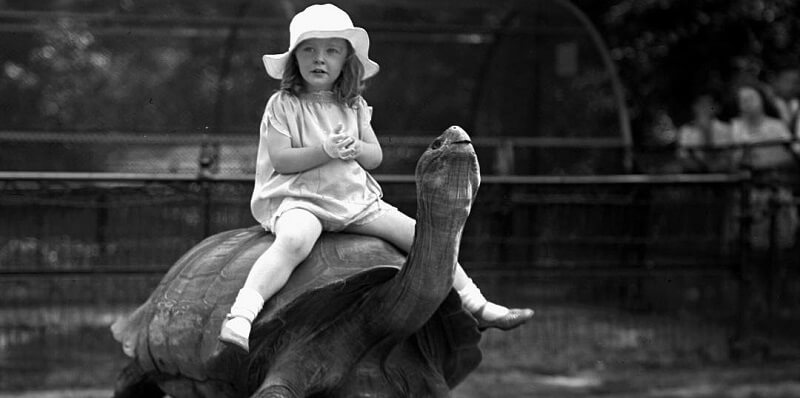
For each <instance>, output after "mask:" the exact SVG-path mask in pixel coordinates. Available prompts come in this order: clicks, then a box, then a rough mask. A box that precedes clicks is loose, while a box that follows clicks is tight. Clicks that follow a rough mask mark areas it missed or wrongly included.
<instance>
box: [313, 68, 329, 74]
mask: <svg viewBox="0 0 800 398" xmlns="http://www.w3.org/2000/svg"><path fill="white" fill-rule="evenodd" d="M311 73H313V74H326V73H328V72H325V71H324V70H322V69H312V70H311Z"/></svg>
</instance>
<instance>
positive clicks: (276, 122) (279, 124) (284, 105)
mask: <svg viewBox="0 0 800 398" xmlns="http://www.w3.org/2000/svg"><path fill="white" fill-rule="evenodd" d="M292 109H294V107H293V106H292V104H291V101H290V98H289V96H288V95H287V94H285V93H283V92H277V93H275V94H273V95H272V97H270V99H269V101H267V107H266V109H264V116H263V117H262V118H261V135H262V136H266V133H267V130H268V128H269V127H270V126H271V127H272V128H273V129H274V130H275V131H277V132H278V133H280V134H283V135H285V136H287V137H291V134H290V133H289V127H288V124H287V119H288V114H289V113H290V112H292Z"/></svg>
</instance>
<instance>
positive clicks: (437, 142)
mask: <svg viewBox="0 0 800 398" xmlns="http://www.w3.org/2000/svg"><path fill="white" fill-rule="evenodd" d="M441 147H442V140H441V139H437V140H435V141H433V143H432V144H431V149H433V150H436V149H439V148H441Z"/></svg>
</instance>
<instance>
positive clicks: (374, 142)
mask: <svg viewBox="0 0 800 398" xmlns="http://www.w3.org/2000/svg"><path fill="white" fill-rule="evenodd" d="M355 159H356V161H357V162H358V163H359V164H360V165H361V167H363V168H365V169H367V170H371V169H374V168H376V167H378V166H380V165H381V162H382V161H383V150H382V149H381V144H380V143H379V142H378V138H377V137H376V136H375V131H374V130H372V126H370V125H369V124H366V125H365V126H363V127H362V129H361V152H360V153H359V154H358V155H357V156H356V158H355Z"/></svg>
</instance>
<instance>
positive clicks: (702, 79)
mask: <svg viewBox="0 0 800 398" xmlns="http://www.w3.org/2000/svg"><path fill="white" fill-rule="evenodd" d="M576 3H577V4H578V5H579V6H580V7H581V8H583V9H584V10H586V12H587V13H588V14H589V15H591V16H592V18H593V19H594V21H595V23H596V24H597V25H598V27H599V29H600V30H601V31H602V32H603V33H604V36H605V37H606V39H607V42H608V44H609V47H611V52H612V56H613V57H614V59H615V60H616V62H617V63H618V65H619V67H620V74H621V76H622V79H623V80H624V82H625V86H626V88H627V90H628V93H627V94H628V100H629V106H630V107H631V110H632V115H633V117H634V119H635V120H636V121H637V122H638V123H636V124H637V125H638V126H640V127H641V126H644V125H647V124H649V123H650V121H651V116H652V115H654V114H655V113H656V112H655V110H657V109H659V108H661V107H666V108H667V109H668V110H669V112H670V114H672V115H675V118H676V120H677V121H678V122H680V121H682V120H684V119H685V118H687V117H688V104H689V103H690V99H691V97H693V96H694V95H696V94H697V93H699V92H704V91H709V90H710V91H712V92H716V93H718V94H721V95H723V99H724V97H725V96H727V94H728V88H729V87H730V86H731V85H732V84H733V83H735V82H736V81H738V80H739V79H741V78H745V77H748V78H763V73H764V72H765V71H770V70H772V69H775V68H777V67H779V66H781V65H794V66H798V67H800V64H798V60H799V59H800V41H798V40H795V38H796V37H797V34H798V32H800V19H799V18H798V16H799V15H798V14H799V13H800V5H798V2H797V1H795V0H621V1H619V0H600V1H596V0H576ZM637 130H638V131H639V132H641V130H642V129H641V128H639V129H637Z"/></svg>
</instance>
